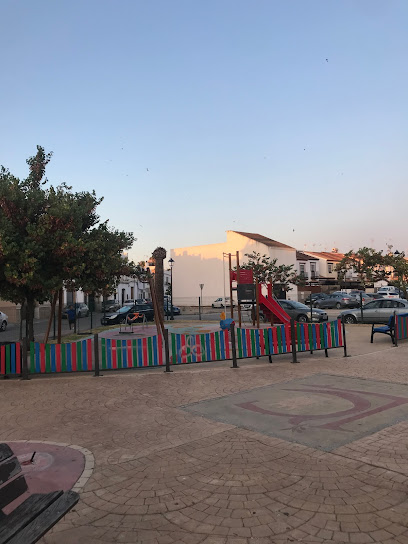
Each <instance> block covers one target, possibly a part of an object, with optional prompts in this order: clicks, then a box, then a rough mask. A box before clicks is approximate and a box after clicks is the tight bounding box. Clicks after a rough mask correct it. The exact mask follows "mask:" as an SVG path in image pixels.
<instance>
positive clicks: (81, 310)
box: [62, 302, 89, 319]
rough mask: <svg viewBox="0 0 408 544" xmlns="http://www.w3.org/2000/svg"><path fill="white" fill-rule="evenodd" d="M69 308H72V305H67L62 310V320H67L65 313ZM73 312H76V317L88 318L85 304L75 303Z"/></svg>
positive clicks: (87, 309)
mask: <svg viewBox="0 0 408 544" xmlns="http://www.w3.org/2000/svg"><path fill="white" fill-rule="evenodd" d="M70 306H72V307H73V306H74V305H73V304H68V306H65V308H64V309H63V310H62V317H63V318H64V319H66V318H67V311H68V310H69V308H70ZM75 310H76V316H77V317H88V315H89V308H88V306H87V305H86V304H85V302H76V303H75Z"/></svg>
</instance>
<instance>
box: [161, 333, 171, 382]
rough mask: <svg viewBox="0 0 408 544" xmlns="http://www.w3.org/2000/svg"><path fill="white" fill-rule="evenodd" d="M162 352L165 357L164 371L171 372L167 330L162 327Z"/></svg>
mask: <svg viewBox="0 0 408 544" xmlns="http://www.w3.org/2000/svg"><path fill="white" fill-rule="evenodd" d="M163 336H164V352H165V357H166V370H165V372H173V371H172V370H170V349H169V331H168V330H167V329H164V334H163Z"/></svg>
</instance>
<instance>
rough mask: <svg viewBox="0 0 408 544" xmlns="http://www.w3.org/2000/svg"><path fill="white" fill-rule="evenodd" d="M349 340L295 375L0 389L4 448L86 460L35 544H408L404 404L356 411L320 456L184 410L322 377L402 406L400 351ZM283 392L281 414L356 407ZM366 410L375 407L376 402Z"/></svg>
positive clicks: (283, 367)
mask: <svg viewBox="0 0 408 544" xmlns="http://www.w3.org/2000/svg"><path fill="white" fill-rule="evenodd" d="M348 340H349V351H350V353H351V354H352V355H353V356H352V357H350V358H347V359H344V358H343V357H342V351H341V350H336V351H334V350H333V351H331V352H330V357H329V359H326V358H325V357H324V353H317V354H314V355H313V356H310V355H308V354H303V355H301V356H300V358H299V359H300V364H297V365H293V364H291V363H290V356H281V357H276V358H274V362H273V364H269V363H268V359H267V358H260V359H259V360H256V359H251V360H246V361H241V362H240V368H239V369H231V368H230V364H231V363H230V362H222V363H210V364H207V363H205V364H200V365H198V364H196V365H185V366H183V367H181V366H179V367H177V368H175V370H174V372H173V373H171V374H165V373H164V372H163V371H162V369H149V370H137V371H122V372H116V373H106V374H105V375H104V376H103V377H100V378H94V377H92V376H89V375H75V376H74V375H73V376H67V377H62V376H54V377H48V378H44V377H37V378H35V379H33V380H31V381H29V382H22V381H14V380H9V381H2V382H1V383H0V409H1V413H2V418H1V427H0V440H1V441H2V442H7V441H10V442H12V441H17V440H35V441H50V442H57V443H64V444H71V445H76V446H80V447H82V448H85V449H86V450H89V451H90V452H91V453H92V454H93V456H94V468H93V472H91V471H90V470H89V474H88V475H87V476H90V477H89V479H88V480H87V481H86V483H84V487H83V488H82V491H81V493H80V496H81V499H80V502H79V503H78V505H77V506H76V507H75V508H74V510H72V511H71V512H70V513H68V514H67V515H66V516H65V517H64V518H63V519H62V520H61V521H60V522H59V523H58V524H57V525H56V526H55V527H54V529H53V530H52V531H50V532H49V533H48V534H47V535H46V536H45V537H44V538H43V539H42V541H41V542H42V544H78V543H80V544H96V543H98V544H105V543H115V544H116V543H117V544H119V543H124V544H130V543H141V544H178V543H180V544H270V543H274V544H287V543H289V542H304V543H328V542H348V543H356V544H358V543H371V542H376V543H382V544H391V543H397V544H408V421H407V414H406V412H405V408H404V409H401V406H405V405H404V404H403V403H402V404H401V405H398V406H395V407H390V408H389V409H387V410H385V411H384V410H383V411H379V413H377V414H372V415H370V417H368V416H367V417H362V416H364V410H371V408H370V407H367V404H365V406H366V407H365V408H364V409H363V408H362V407H361V405H360V408H361V409H362V410H363V411H362V412H361V410H360V412H358V416H359V418H360V419H359V420H358V421H359V422H360V423H362V426H363V428H362V429H359V431H358V432H356V433H355V439H353V438H354V437H351V439H350V436H349V437H348V439H347V441H340V442H342V445H339V444H337V443H333V444H332V446H330V450H331V451H325V449H324V448H323V449H322V447H321V444H320V443H319V438H318V435H316V437H315V438H314V439H313V440H314V442H313V444H314V446H313V447H312V446H311V445H310V444H305V443H304V442H305V441H304V440H303V439H299V440H297V439H296V436H293V437H291V439H290V440H288V439H287V437H285V436H275V435H273V436H271V435H270V434H267V433H266V432H265V430H264V429H258V430H254V429H250V428H247V427H246V426H245V422H242V421H235V423H239V425H236V424H235V423H234V422H231V421H229V422H228V421H227V422H222V421H217V420H216V419H215V418H214V417H207V416H208V415H206V417H203V415H202V414H200V413H196V412H194V411H192V410H189V409H186V406H191V405H196V404H195V403H200V402H203V401H204V402H207V401H210V400H213V401H214V399H221V398H230V399H231V398H232V397H229V396H230V395H241V394H242V395H243V394H244V392H248V391H250V392H254V394H255V393H256V392H257V391H259V390H261V389H262V390H265V388H266V389H267V388H268V387H270V388H271V389H270V391H271V392H272V393H271V395H272V394H273V391H278V390H279V391H281V390H282V387H283V384H285V387H286V386H287V384H288V383H291V384H292V386H293V387H292V389H293V388H295V389H296V387H298V384H303V386H304V387H308V388H309V389H311V388H312V385H313V384H315V385H318V386H319V387H322V386H323V385H324V383H323V382H324V380H326V379H327V378H326V377H327V376H330V380H331V381H330V383H329V384H328V385H329V386H332V387H333V384H334V386H335V384H336V383H337V384H339V383H340V384H341V388H342V391H346V392H347V391H350V389H353V388H354V390H356V388H358V389H359V390H360V391H361V390H362V389H361V388H363V389H364V388H365V389H364V391H365V392H366V393H367V392H368V393H373V392H374V393H376V394H384V395H388V396H390V395H391V396H394V397H399V398H405V396H408V395H407V393H406V392H407V391H408V387H407V384H408V344H406V345H404V344H402V345H401V346H400V347H398V348H392V347H391V346H390V341H389V339H388V338H385V337H384V338H379V339H378V340H377V339H376V340H375V344H372V345H371V344H369V327H364V326H356V327H354V328H351V327H350V334H349V338H348ZM322 376H323V378H322ZM322 380H323V381H322ZM336 380H337V381H336ZM293 384H295V385H296V386H294V385H293ZM303 393H305V392H303ZM245 394H246V393H245ZM287 394H288V396H287V397H285V398H284V399H282V398H281V399H280V400H279V402H280V403H281V406H282V407H281V409H282V410H283V411H284V410H286V411H289V412H290V417H292V416H293V415H294V414H296V415H297V416H302V414H303V415H304V414H307V415H311V414H312V415H313V414H316V415H319V417H320V416H321V415H322V414H324V411H325V409H326V407H327V412H328V413H329V411H332V410H333V409H334V408H335V410H337V412H341V411H347V410H348V409H352V408H351V407H352V406H354V405H353V403H352V402H351V401H350V400H347V398H343V397H341V398H339V397H338V396H336V395H334V396H333V395H331V396H324V395H322V397H324V399H325V400H324V402H323V403H320V404H318V405H316V403H315V400H314V397H313V398H312V399H310V398H308V397H307V396H306V397H305V396H304V395H303V396H299V394H298V393H296V392H292V393H291V392H289V391H287ZM291 394H293V397H292V399H293V404H292V403H291V402H290V399H291V397H290V395H291ZM296 395H298V396H296ZM368 397H369V395H368V396H367V395H366V396H364V395H363V398H365V399H367V398H368ZM332 398H333V399H334V400H332ZM262 402H268V401H267V400H266V401H265V399H264V401H262ZM372 402H374V404H373V406H374V409H377V408H378V406H380V404H379V401H378V398H377V400H375V401H372ZM387 402H388V401H387ZM260 406H261V407H263V408H264V409H269V408H267V407H266V408H265V406H266V405H265V404H262V403H261V404H260ZM275 408H276V406H275V407H274V408H273V409H274V410H275ZM393 410H396V411H394V412H393ZM398 410H401V411H399V412H398V413H397V411H398ZM330 413H331V412H330ZM384 414H387V417H385V418H384ZM262 415H265V414H260V416H262ZM353 415H356V414H355V413H354V412H353ZM274 417H277V416H274ZM342 417H343V416H342ZM376 417H379V418H382V421H381V422H379V421H376V420H375V418H376ZM329 419H330V422H332V418H329ZM319 421H320V420H319ZM336 421H337V420H336ZM320 422H321V421H320ZM279 425H280V423H279ZM353 425H357V423H353ZM353 428H354V427H353ZM378 428H380V430H378ZM260 431H261V432H260ZM314 432H315V431H314ZM338 432H341V433H350V429H346V430H340V431H338ZM275 434H276V433H275ZM299 434H300V435H301V434H302V433H299ZM295 435H296V432H295ZM301 442H303V443H301ZM326 449H327V448H326Z"/></svg>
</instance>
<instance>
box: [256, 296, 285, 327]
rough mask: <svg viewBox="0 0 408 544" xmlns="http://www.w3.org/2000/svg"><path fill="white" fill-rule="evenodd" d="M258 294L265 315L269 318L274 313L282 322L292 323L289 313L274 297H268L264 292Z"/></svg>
mask: <svg viewBox="0 0 408 544" xmlns="http://www.w3.org/2000/svg"><path fill="white" fill-rule="evenodd" d="M258 296H259V306H260V308H261V309H262V311H263V313H264V314H265V317H267V318H269V317H270V315H271V313H272V314H273V315H274V316H275V317H277V318H278V319H279V321H280V322H281V323H290V317H289V315H288V314H287V313H286V312H285V310H284V309H283V308H282V306H281V305H280V304H279V303H278V302H276V300H275V299H274V298H266V297H264V296H263V295H262V293H259V294H258Z"/></svg>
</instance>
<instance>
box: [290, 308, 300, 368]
mask: <svg viewBox="0 0 408 544" xmlns="http://www.w3.org/2000/svg"><path fill="white" fill-rule="evenodd" d="M290 338H291V342H292V363H298V362H299V361H298V360H297V358H296V333H295V320H294V319H293V317H292V318H291V320H290Z"/></svg>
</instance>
